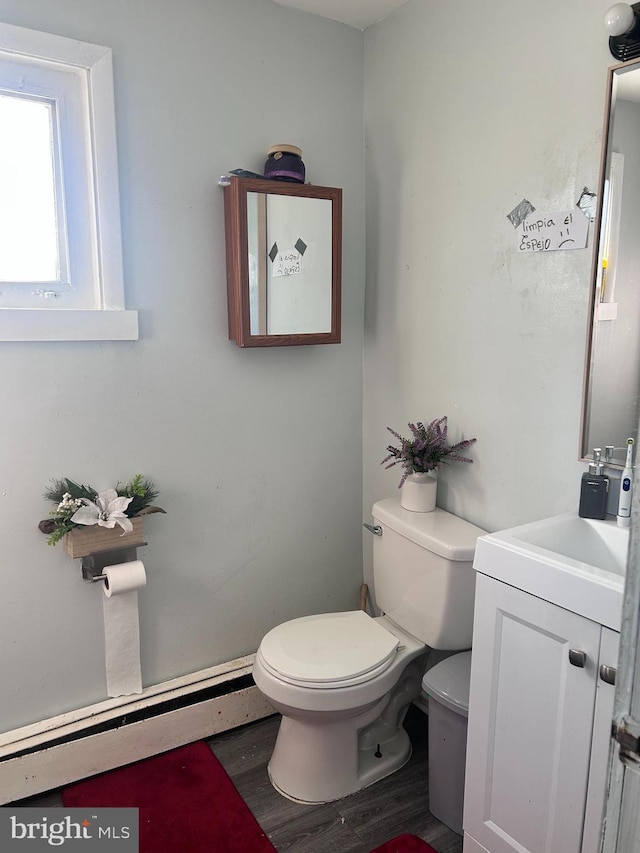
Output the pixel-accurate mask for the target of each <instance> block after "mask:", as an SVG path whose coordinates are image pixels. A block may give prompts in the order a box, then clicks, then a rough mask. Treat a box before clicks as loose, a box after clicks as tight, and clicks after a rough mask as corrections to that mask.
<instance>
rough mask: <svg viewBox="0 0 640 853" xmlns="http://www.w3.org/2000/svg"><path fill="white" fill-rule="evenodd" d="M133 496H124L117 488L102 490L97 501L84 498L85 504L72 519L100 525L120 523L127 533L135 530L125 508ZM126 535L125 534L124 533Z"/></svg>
mask: <svg viewBox="0 0 640 853" xmlns="http://www.w3.org/2000/svg"><path fill="white" fill-rule="evenodd" d="M132 500H133V498H123V497H120V496H119V495H118V493H117V492H116V490H115V489H106V490H105V491H104V492H100V493H99V494H98V497H97V498H96V502H95V503H92V502H91V501H89V500H87V499H86V498H83V503H84V504H85V506H82V507H80V509H79V510H78V511H77V512H76V513H74V515H72V516H71V521H74V522H75V523H76V524H98V525H99V526H100V527H111V528H113V527H115V526H116V524H119V525H120V527H121V528H122V529H123V530H124V532H125V533H129V532H130V531H132V530H133V524H131V522H130V521H129V519H128V518H127V516H126V515H125V512H124V511H125V509H126V508H127V507H128V506H129V504H130V503H131V501H132ZM123 535H124V534H123Z"/></svg>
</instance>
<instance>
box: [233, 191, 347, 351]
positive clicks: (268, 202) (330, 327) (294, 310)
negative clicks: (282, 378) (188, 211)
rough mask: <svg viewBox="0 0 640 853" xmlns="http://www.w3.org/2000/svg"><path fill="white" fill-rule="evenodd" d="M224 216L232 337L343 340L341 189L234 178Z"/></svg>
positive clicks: (246, 342) (285, 342) (244, 341)
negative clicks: (341, 331) (341, 334)
mask: <svg viewBox="0 0 640 853" xmlns="http://www.w3.org/2000/svg"><path fill="white" fill-rule="evenodd" d="M224 214H225V232H226V254H227V295H228V310H229V338H230V339H231V340H233V341H235V342H236V344H237V345H238V346H239V347H274V346H300V345H302V344H337V343H340V327H341V269H342V190H341V189H336V188H334V187H319V186H314V185H312V184H294V183H286V182H280V181H268V180H261V179H259V178H241V177H236V176H233V177H231V178H230V183H229V185H228V186H225V188H224Z"/></svg>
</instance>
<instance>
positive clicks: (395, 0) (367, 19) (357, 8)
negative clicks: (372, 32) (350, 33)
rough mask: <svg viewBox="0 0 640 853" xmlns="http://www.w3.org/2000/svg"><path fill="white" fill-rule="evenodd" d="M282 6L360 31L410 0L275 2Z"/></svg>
mask: <svg viewBox="0 0 640 853" xmlns="http://www.w3.org/2000/svg"><path fill="white" fill-rule="evenodd" d="M275 2H276V3H280V5H282V6H294V7H295V8H296V9H302V10H303V11H305V12H311V13H312V14H313V15H321V16H322V17H323V18H331V20H333V21H342V23H343V24H349V26H351V27H357V28H358V29H359V30H366V28H367V27H370V26H371V24H376V23H378V21H382V20H383V18H386V17H387V15H390V14H391V13H392V12H393V11H395V9H398V8H399V7H400V6H404V4H405V3H408V2H409V0H275Z"/></svg>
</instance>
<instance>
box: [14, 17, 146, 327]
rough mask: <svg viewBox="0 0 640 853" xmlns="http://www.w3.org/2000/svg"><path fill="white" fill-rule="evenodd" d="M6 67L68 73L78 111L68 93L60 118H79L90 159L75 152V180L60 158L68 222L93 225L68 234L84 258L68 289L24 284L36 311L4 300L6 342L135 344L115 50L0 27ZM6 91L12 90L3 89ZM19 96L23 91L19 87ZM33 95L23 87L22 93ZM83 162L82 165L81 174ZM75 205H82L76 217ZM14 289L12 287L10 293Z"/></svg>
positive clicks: (78, 138)
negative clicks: (126, 270) (127, 295)
mask: <svg viewBox="0 0 640 853" xmlns="http://www.w3.org/2000/svg"><path fill="white" fill-rule="evenodd" d="M0 61H3V62H9V63H14V64H15V65H16V68H20V67H23V68H24V69H25V70H26V71H28V70H29V69H33V68H34V67H35V66H38V65H40V66H43V67H49V68H51V69H53V71H54V72H55V71H56V70H58V71H63V72H67V76H68V77H69V81H70V89H73V92H71V91H70V92H69V104H70V103H71V101H72V100H73V103H74V105H75V106H74V109H73V110H71V109H69V110H67V106H68V104H67V103H65V95H64V93H63V95H62V96H61V100H60V104H59V106H60V110H59V111H60V113H61V114H65V113H66V112H72V111H73V112H74V114H75V119H74V121H75V125H74V128H73V131H72V134H73V136H74V145H76V146H77V145H78V143H79V144H80V145H81V146H83V147H84V156H83V157H80V158H78V157H77V149H76V155H74V156H73V163H74V169H73V172H74V174H73V177H71V172H72V170H71V169H68V170H67V171H66V173H65V169H64V154H63V155H62V163H63V169H62V180H63V187H64V193H65V197H66V199H67V206H68V209H67V213H68V216H69V219H70V220H73V217H74V216H75V217H76V219H77V218H78V212H77V211H78V209H81V210H83V211H84V213H83V214H82V218H83V219H84V216H85V215H86V216H87V219H88V224H89V226H90V227H89V229H88V231H87V233H85V234H83V235H82V234H80V235H79V234H78V231H80V232H81V230H82V229H77V228H73V227H72V228H70V229H68V232H69V233H68V240H69V242H70V254H71V256H73V255H74V253H75V251H76V250H75V248H74V241H77V240H78V239H79V238H80V239H81V240H82V242H83V244H84V246H83V252H84V256H85V259H86V263H83V264H82V265H78V267H77V269H76V271H75V274H74V270H73V269H72V270H71V280H70V286H66V287H60V288H59V287H56V286H54V285H52V286H51V287H50V288H49V287H48V285H43V284H42V283H41V282H40V283H33V285H31V284H27V285H25V286H26V287H27V288H29V292H30V298H31V300H32V301H31V302H29V303H28V304H30V305H34V301H33V300H35V302H36V303H37V305H34V307H7V305H10V304H11V303H10V302H7V303H6V304H5V305H4V306H3V304H2V294H1V293H0V341H36V340H39V341H42V340H45V341H56V340H64V341H69V340H83V341H88V340H137V339H138V312H137V311H131V310H126V309H125V300H124V277H123V266H122V239H121V228H120V193H119V187H118V160H117V149H116V131H115V103H114V94H113V63H112V52H111V49H110V48H107V47H102V46H100V45H94V44H89V43H87V42H81V41H76V40H75V39H70V38H65V37H62V36H56V35H51V34H49V33H42V32H38V31H36V30H27V29H24V28H22V27H16V26H13V25H11V24H3V23H0ZM26 76H27V78H29V75H28V74H27V75H26ZM58 76H60V75H58ZM62 76H63V77H64V75H62ZM2 88H3V89H4V90H5V91H7V88H5V85H4V84H2ZM13 91H16V92H18V91H20V88H19V86H18V85H16V86H15V88H14V89H13ZM29 92H30V89H29V87H27V88H25V90H24V93H26V94H28V93H29ZM78 92H79V93H80V96H78ZM8 94H11V89H10V88H9V90H8ZM34 94H40V93H34ZM78 116H79V123H78ZM65 133H66V134H68V133H69V127H65V124H64V119H63V120H61V122H60V134H61V145H62V147H64V146H65V144H68V142H67V143H65ZM79 161H80V162H82V161H83V162H84V167H82V168H81V169H78V168H77V164H78V162H79ZM79 187H80V189H79ZM74 196H75V197H77V198H76V199H74ZM77 199H79V200H80V205H79V207H78V206H76V207H75V212H74V201H75V200H77ZM78 270H79V271H78ZM10 289H11V288H10V287H8V288H6V291H7V294H8V293H9V290H10ZM13 289H14V290H15V287H14V288H13ZM1 290H2V286H1V285H0V291H1ZM7 299H8V296H7ZM63 303H64V304H63Z"/></svg>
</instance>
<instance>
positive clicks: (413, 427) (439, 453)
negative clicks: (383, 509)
mask: <svg viewBox="0 0 640 853" xmlns="http://www.w3.org/2000/svg"><path fill="white" fill-rule="evenodd" d="M408 426H409V430H410V431H411V436H412V437H411V438H403V437H402V436H401V435H400V434H399V433H397V432H396V431H395V430H393V429H391V427H387V429H388V430H389V432H390V433H391V435H393V436H394V437H395V438H397V439H398V441H399V442H400V446H399V447H394V446H393V445H389V446H388V447H387V450H388V451H389V455H388V456H385V458H384V459H383V460H382V462H381V463H380V464H381V465H384V464H385V463H386V462H388V463H389V464H388V465H387V466H386V467H387V468H392V467H393V466H394V465H402V467H403V469H404V470H403V473H402V479H401V480H400V484H399V486H398V488H400V487H401V486H403V485H404V482H405V480H406V479H407V477H408V476H409V474H420V473H424V472H426V471H435V470H437V469H438V468H440V465H441V464H442V463H443V462H450V461H453V462H473V459H469V457H468V456H463V455H462V454H461V453H460V451H461V450H464V449H465V448H467V447H469V446H470V445H471V444H473V443H474V441H476V439H475V438H468V439H465V440H464V441H459V442H458V443H457V444H449V442H448V441H447V418H446V416H445V417H443V418H436V420H434V421H431V423H430V424H429V425H428V426H426V427H425V425H424V424H423V423H422V422H421V421H418V423H415V424H409V425H408Z"/></svg>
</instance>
